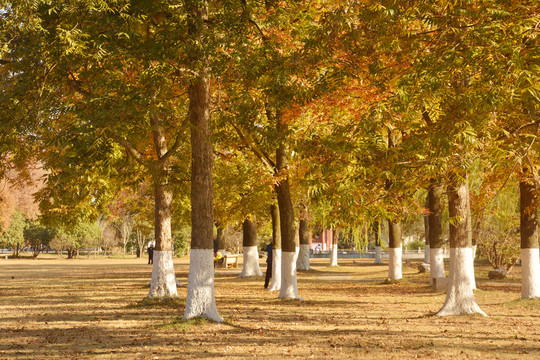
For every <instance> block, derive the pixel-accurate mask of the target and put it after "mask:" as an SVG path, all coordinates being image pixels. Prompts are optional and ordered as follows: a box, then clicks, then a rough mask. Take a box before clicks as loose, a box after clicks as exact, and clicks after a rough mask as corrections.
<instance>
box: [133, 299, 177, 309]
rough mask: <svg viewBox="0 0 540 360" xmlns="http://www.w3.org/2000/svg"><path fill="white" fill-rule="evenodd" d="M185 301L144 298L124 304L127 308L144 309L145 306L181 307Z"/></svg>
mask: <svg viewBox="0 0 540 360" xmlns="http://www.w3.org/2000/svg"><path fill="white" fill-rule="evenodd" d="M184 306H185V302H184V301H183V300H180V299H168V298H144V299H142V300H140V301H137V302H136V303H134V304H130V305H128V306H126V308H128V309H146V308H156V307H157V308H175V309H176V308H183V307H184Z"/></svg>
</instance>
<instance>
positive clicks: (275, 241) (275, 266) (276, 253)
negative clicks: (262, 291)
mask: <svg viewBox="0 0 540 360" xmlns="http://www.w3.org/2000/svg"><path fill="white" fill-rule="evenodd" d="M270 212H271V215H272V279H271V280H270V285H269V286H268V291H276V290H280V289H281V230H280V221H279V210H278V207H277V206H276V205H272V206H271V207H270Z"/></svg>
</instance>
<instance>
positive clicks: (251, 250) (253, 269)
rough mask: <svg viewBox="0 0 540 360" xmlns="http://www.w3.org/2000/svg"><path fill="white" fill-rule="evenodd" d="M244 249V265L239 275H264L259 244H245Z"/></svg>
mask: <svg viewBox="0 0 540 360" xmlns="http://www.w3.org/2000/svg"><path fill="white" fill-rule="evenodd" d="M243 250H244V266H243V268H242V272H241V273H240V275H238V277H240V278H241V277H248V276H263V273H262V271H261V268H260V267H259V249H258V248H257V246H244V247H243ZM272 275H273V274H272ZM272 277H273V276H272Z"/></svg>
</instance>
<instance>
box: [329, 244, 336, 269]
mask: <svg viewBox="0 0 540 360" xmlns="http://www.w3.org/2000/svg"><path fill="white" fill-rule="evenodd" d="M337 252H338V247H337V244H333V245H332V252H331V253H330V266H338V262H337Z"/></svg>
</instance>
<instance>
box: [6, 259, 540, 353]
mask: <svg viewBox="0 0 540 360" xmlns="http://www.w3.org/2000/svg"><path fill="white" fill-rule="evenodd" d="M188 261H189V260H188V259H187V258H184V259H178V260H175V263H176V271H177V276H178V278H179V279H180V280H181V281H182V282H183V283H184V284H185V283H186V281H187V272H188ZM327 261H328V260H316V262H312V266H313V270H311V271H307V272H301V273H299V282H298V287H299V291H300V295H301V296H302V297H304V299H305V301H282V300H278V299H277V298H276V297H277V294H276V293H269V292H267V291H265V290H263V286H262V285H263V282H264V279H263V278H248V279H237V278H236V275H237V274H238V273H239V271H237V270H219V271H218V273H217V274H216V296H217V303H218V309H219V311H220V314H221V315H222V316H223V317H224V319H225V323H224V324H215V323H211V322H208V321H206V320H200V319H198V320H191V321H182V320H180V317H181V315H182V313H183V310H184V305H185V296H186V288H185V287H183V288H180V289H179V293H180V297H179V299H177V300H170V301H158V300H148V299H145V296H146V294H147V292H148V286H147V285H148V282H149V279H150V275H151V268H150V266H148V265H145V260H144V259H143V260H140V259H139V260H137V259H126V260H120V259H101V260H94V259H89V260H87V259H84V260H82V259H81V260H78V259H75V260H69V261H68V260H65V259H64V260H59V259H45V258H43V259H38V260H11V259H10V260H0V318H1V322H0V359H53V358H54V359H66V358H73V359H183V358H190V359H212V358H223V357H225V358H231V359H243V358H259V357H260V358H263V357H264V358H270V359H281V358H300V359H309V358H314V359H411V358H413V359H416V358H430V359H439V358H441V359H448V358H456V359H469V358H479V359H518V358H519V359H520V360H521V359H538V358H540V312H539V310H540V302H539V301H523V300H519V298H520V283H519V268H517V269H516V270H514V272H513V273H512V274H511V277H510V278H509V279H505V280H503V281H498V282H491V281H488V280H487V278H486V274H487V271H488V267H486V266H485V265H482V264H480V265H479V266H477V276H478V277H477V282H478V288H479V290H477V291H476V300H477V302H478V304H479V305H480V307H481V308H482V309H483V310H484V311H485V312H486V313H488V314H489V315H490V316H489V317H486V318H484V317H481V316H459V317H444V318H440V317H433V316H431V315H432V314H433V313H435V312H436V311H437V310H439V309H440V307H441V306H442V304H443V302H444V299H445V295H444V294H436V293H433V292H431V290H430V288H429V287H428V286H427V285H426V281H427V275H425V274H418V272H417V270H416V269H413V268H410V267H405V268H404V276H405V278H406V281H402V282H398V283H395V284H383V281H384V279H385V276H386V273H387V267H386V266H375V265H371V262H372V260H369V261H368V260H362V261H359V260H356V261H355V262H353V261H352V260H348V261H347V260H342V261H340V264H342V266H340V267H338V268H328V267H326V264H327ZM263 270H264V269H263Z"/></svg>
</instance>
